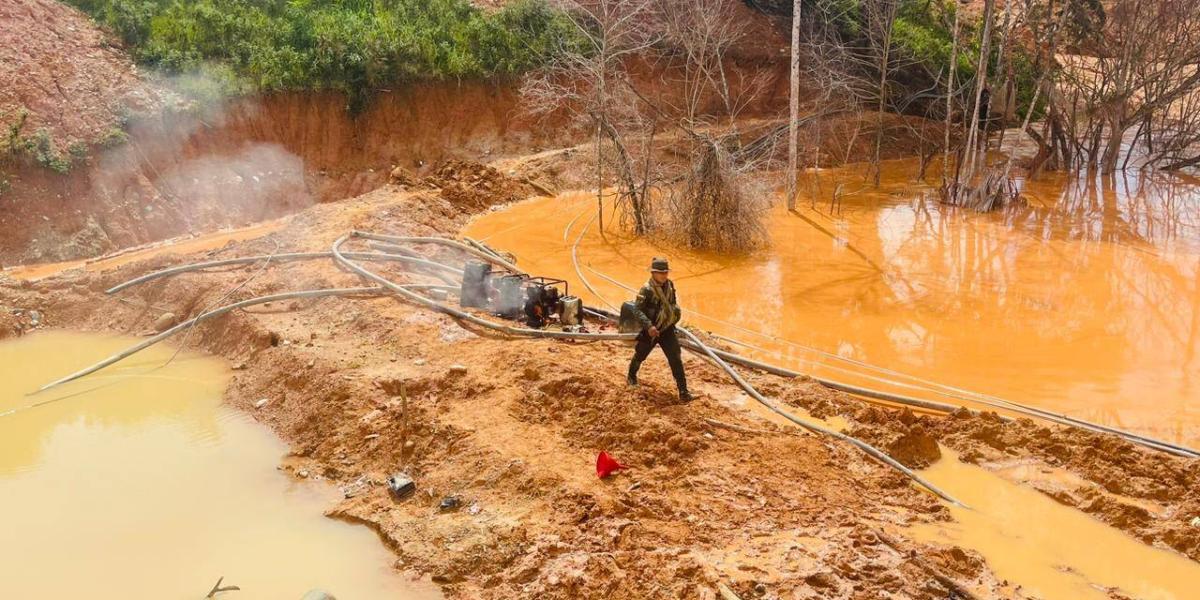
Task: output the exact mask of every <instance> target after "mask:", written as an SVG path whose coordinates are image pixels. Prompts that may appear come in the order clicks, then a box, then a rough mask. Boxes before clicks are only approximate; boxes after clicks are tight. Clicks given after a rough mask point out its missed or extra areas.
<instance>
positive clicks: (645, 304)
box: [627, 258, 692, 402]
mask: <svg viewBox="0 0 1200 600" xmlns="http://www.w3.org/2000/svg"><path fill="white" fill-rule="evenodd" d="M670 271H671V269H670V266H669V265H668V264H667V259H665V258H655V259H654V260H652V261H650V280H649V281H647V282H646V284H645V285H643V286H642V289H641V290H639V291H638V296H637V301H636V302H635V305H636V309H635V310H634V316H636V317H637V320H638V321H639V322H641V324H642V332H641V333H639V334H638V337H637V347H636V348H635V349H634V351H633V360H631V361H629V376H628V378H627V381H628V383H629V385H630V386H631V387H637V384H638V381H637V373H638V369H639V368H641V366H642V361H644V360H646V357H647V356H650V351H651V350H653V349H654V346H655V345H658V346H659V347H660V348H662V351H663V354H666V355H667V363H668V364H670V365H671V375H674V376H675V385H676V386H677V387H678V388H679V399H680V400H681V401H683V402H688V401H690V400H691V399H692V395H691V394H690V393H689V392H688V389H687V377H686V376H685V375H684V372H683V358H682V356H681V352H680V349H679V337H678V335H677V333H676V331H675V324H676V323H678V322H679V317H680V316H681V314H682V313H681V311H680V310H679V301H678V299H677V298H676V297H675V283H674V282H672V281H671V280H670V279H669V275H670Z"/></svg>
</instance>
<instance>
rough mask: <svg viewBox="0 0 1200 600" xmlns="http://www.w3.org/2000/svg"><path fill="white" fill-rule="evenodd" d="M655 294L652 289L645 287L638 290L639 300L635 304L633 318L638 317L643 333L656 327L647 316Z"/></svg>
mask: <svg viewBox="0 0 1200 600" xmlns="http://www.w3.org/2000/svg"><path fill="white" fill-rule="evenodd" d="M653 294H654V292H652V291H651V290H650V288H648V287H646V286H644V285H643V286H642V289H640V290H638V295H637V300H635V301H634V303H633V307H634V310H633V316H635V317H637V320H638V322H639V323H641V324H642V330H643V331H645V330H648V329H650V328H651V327H653V326H654V323H651V322H650V317H648V316H646V310H648V307H649V306H650V303H651V297H652V296H653Z"/></svg>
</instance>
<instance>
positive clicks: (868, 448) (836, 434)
mask: <svg viewBox="0 0 1200 600" xmlns="http://www.w3.org/2000/svg"><path fill="white" fill-rule="evenodd" d="M677 329H679V331H681V332H683V335H684V336H685V337H687V338H688V340H690V341H691V342H692V343H693V344H695V345H696V347H698V348H700V350H701V351H703V352H704V353H705V354H706V355H707V356H708V358H709V359H711V360H712V361H713V362H715V363H717V366H719V367H721V368H722V369H723V370H724V371H725V372H726V373H728V374H729V376H730V377H732V378H733V380H734V381H735V382H736V383H737V384H738V385H739V386H741V388H742V389H743V390H746V393H747V394H750V396H751V397H752V398H754V399H755V400H757V401H758V403H759V404H762V405H763V406H765V407H767V408H769V409H771V410H772V411H773V412H775V413H777V414H779V415H781V416H783V418H785V419H787V420H789V421H791V422H793V423H795V424H797V425H799V426H801V427H803V428H805V429H807V430H809V431H813V432H816V433H819V434H821V435H827V436H829V437H832V438H834V439H838V440H841V441H843V442H848V443H850V444H853V445H854V446H855V447H857V448H858V449H859V450H862V451H863V452H866V453H867V455H868V456H870V457H871V458H874V459H875V460H878V461H879V462H881V463H883V464H885V465H887V466H889V467H891V468H893V469H896V470H897V471H900V472H901V473H903V474H904V475H906V476H908V478H909V479H912V480H913V481H915V482H917V483H918V484H920V485H921V487H924V488H925V489H927V490H929V491H931V492H933V493H934V494H936V495H937V496H938V497H939V498H941V499H942V500H945V501H947V502H949V503H951V504H956V505H958V506H962V507H966V505H965V504H963V503H962V502H959V501H958V500H957V499H955V498H954V497H953V496H951V495H950V494H947V493H946V492H944V491H942V489H941V488H939V487H937V486H936V485H933V484H932V483H930V482H928V481H926V480H925V478H923V477H921V476H920V475H917V474H916V473H914V472H913V471H912V469H909V468H908V467H906V466H904V465H902V464H900V463H899V461H897V460H896V459H894V458H892V457H890V456H888V455H887V454H885V453H884V452H883V451H881V450H880V449H878V448H876V447H875V446H872V445H871V444H868V443H866V442H864V441H862V440H860V439H858V438H856V437H852V436H849V435H846V434H844V433H841V432H840V431H834V430H832V429H826V428H824V427H821V426H820V425H817V424H816V423H809V422H808V421H805V420H804V419H801V418H800V417H797V416H795V415H793V414H792V413H790V412H788V411H786V410H783V409H782V408H780V407H779V405H777V404H775V403H774V402H772V401H770V400H768V399H767V398H765V397H764V396H763V395H762V394H760V393H758V390H756V389H754V386H752V385H750V384H749V383H747V382H746V380H745V379H742V376H741V375H738V373H737V371H735V370H733V367H731V366H729V363H726V362H725V361H724V360H721V357H719V356H717V355H716V354H715V353H714V352H713V351H712V350H711V349H709V347H708V346H707V345H705V344H704V342H701V341H700V338H698V337H696V335H695V334H693V333H692V332H690V331H688V330H687V329H684V328H683V327H677Z"/></svg>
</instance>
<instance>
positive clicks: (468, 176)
mask: <svg viewBox="0 0 1200 600" xmlns="http://www.w3.org/2000/svg"><path fill="white" fill-rule="evenodd" d="M422 182H423V183H424V184H426V185H430V186H433V187H437V188H440V189H441V191H440V192H439V193H440V194H441V196H442V197H443V198H445V199H446V200H448V201H450V204H452V205H453V206H455V207H457V208H460V209H464V210H471V211H476V210H480V209H483V208H487V207H489V206H494V205H496V204H507V203H509V202H516V201H517V200H521V199H522V198H525V197H526V196H528V195H529V193H530V191H531V190H530V188H529V187H528V186H527V185H525V184H522V183H520V182H518V181H517V180H515V179H512V178H510V177H508V176H506V175H504V174H502V173H501V172H500V171H497V170H496V169H494V168H492V167H489V166H487V165H482V164H479V163H475V162H468V161H461V160H447V161H445V162H443V163H442V164H440V165H438V167H437V168H436V169H434V171H433V173H432V174H430V175H428V176H427V177H425V178H424V179H423V180H422Z"/></svg>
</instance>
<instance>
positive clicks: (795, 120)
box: [787, 0, 801, 210]
mask: <svg viewBox="0 0 1200 600" xmlns="http://www.w3.org/2000/svg"><path fill="white" fill-rule="evenodd" d="M800 5H801V1H800V0H794V1H793V2H792V56H791V80H790V87H789V88H788V170H787V207H788V210H796V178H797V172H798V170H799V164H797V156H798V153H799V145H800V123H799V121H800Z"/></svg>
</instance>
